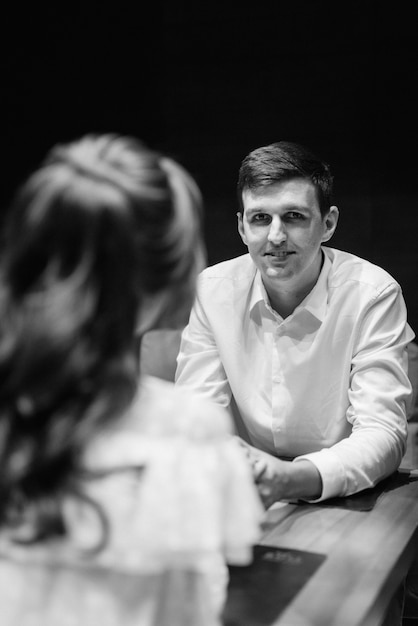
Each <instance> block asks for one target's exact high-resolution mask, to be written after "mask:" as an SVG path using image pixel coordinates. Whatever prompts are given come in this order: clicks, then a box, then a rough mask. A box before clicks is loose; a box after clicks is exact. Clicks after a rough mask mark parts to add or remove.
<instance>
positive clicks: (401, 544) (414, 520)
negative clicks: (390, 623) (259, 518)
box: [260, 470, 418, 626]
mask: <svg viewBox="0 0 418 626" xmlns="http://www.w3.org/2000/svg"><path fill="white" fill-rule="evenodd" d="M382 485H384V487H381V488H380V490H378V491H376V490H374V492H373V493H374V494H375V496H374V499H375V501H374V504H373V508H372V509H371V510H367V511H364V510H353V508H355V507H353V508H352V509H348V508H345V506H344V502H343V499H341V500H339V501H336V504H337V506H332V503H331V504H327V505H314V504H284V503H280V504H277V505H274V506H273V507H272V508H271V509H270V510H269V511H268V513H267V520H266V525H265V531H264V534H263V537H262V541H261V542H260V543H262V544H263V545H270V546H276V547H279V548H290V549H297V550H306V551H309V552H316V553H322V554H324V555H326V559H325V561H324V562H323V563H322V564H321V565H320V567H319V568H318V569H317V571H316V572H315V573H314V574H313V576H312V577H311V578H310V579H309V580H308V581H307V583H306V584H305V585H304V587H303V588H302V589H301V590H300V591H299V593H298V594H297V595H296V596H295V597H294V599H293V601H292V602H291V603H290V604H288V606H287V607H286V609H285V610H284V611H283V612H282V613H281V614H280V615H279V617H278V618H277V619H276V621H274V622H273V624H274V625H275V626H308V625H309V626H331V625H333V626H360V625H361V626H375V625H378V624H380V623H381V620H382V617H383V616H384V614H385V611H386V609H387V607H388V604H389V602H390V600H391V597H392V596H393V594H394V592H395V591H396V589H397V588H398V586H399V584H400V583H401V581H402V579H403V578H404V577H405V575H406V572H407V570H408V568H409V566H410V564H411V562H412V559H413V557H414V553H415V546H416V543H417V527H418V470H415V471H412V470H411V471H409V470H400V471H399V472H398V473H397V474H396V475H395V476H394V477H393V478H391V479H390V480H389V483H387V481H385V482H384V483H382ZM367 493H369V495H370V493H372V492H365V494H364V495H363V496H361V495H360V496H356V498H357V504H360V506H361V498H362V497H364V498H365V500H366V498H367ZM376 493H377V494H378V495H376ZM338 504H339V506H338ZM278 593H280V589H278Z"/></svg>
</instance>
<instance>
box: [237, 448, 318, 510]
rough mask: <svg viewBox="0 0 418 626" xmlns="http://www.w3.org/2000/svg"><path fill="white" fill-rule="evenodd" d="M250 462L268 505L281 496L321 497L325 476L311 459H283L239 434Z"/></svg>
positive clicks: (292, 497)
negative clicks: (321, 474)
mask: <svg viewBox="0 0 418 626" xmlns="http://www.w3.org/2000/svg"><path fill="white" fill-rule="evenodd" d="M237 439H238V441H239V443H240V445H241V446H242V447H243V448H244V450H245V453H246V455H247V458H248V461H249V463H250V466H251V469H252V473H253V478H254V481H255V483H256V485H257V488H258V492H259V494H260V498H261V500H262V502H263V504H264V506H265V507H266V509H268V508H269V507H270V506H271V505H272V504H274V502H278V501H279V500H295V499H298V498H302V499H307V500H309V499H317V498H319V497H320V495H321V493H322V480H321V476H320V474H319V472H318V470H317V468H316V467H315V465H314V464H313V463H311V461H309V460H307V459H301V460H300V461H298V462H297V463H294V462H291V461H282V460H281V459H278V458H277V457H275V456H273V455H272V454H269V453H268V452H264V451H263V450H259V449H258V448H254V446H251V445H250V444H248V443H247V442H245V441H244V440H243V439H241V438H240V437H237Z"/></svg>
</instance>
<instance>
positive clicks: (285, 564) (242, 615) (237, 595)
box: [223, 545, 326, 626]
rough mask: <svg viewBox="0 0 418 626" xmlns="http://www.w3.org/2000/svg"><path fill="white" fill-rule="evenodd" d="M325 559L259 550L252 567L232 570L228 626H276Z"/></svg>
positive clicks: (226, 616)
mask: <svg viewBox="0 0 418 626" xmlns="http://www.w3.org/2000/svg"><path fill="white" fill-rule="evenodd" d="M325 558H326V557H325V555H323V554H316V553H314V552H305V551H302V550H290V549H287V548H275V547H273V546H261V545H257V546H255V547H254V560H253V562H252V563H251V565H248V566H244V567H239V566H230V567H229V574H230V580H229V586H228V598H227V602H226V605H225V608H224V612H223V624H224V626H266V625H268V624H272V623H273V622H274V620H275V619H277V617H278V616H279V615H280V613H281V612H282V611H283V610H284V609H285V608H286V606H287V605H288V604H289V602H290V601H291V600H292V599H293V598H294V597H295V595H296V594H297V593H298V592H299V591H300V589H301V588H302V587H303V585H304V584H305V583H306V582H307V581H308V580H309V578H310V577H311V576H312V575H313V574H314V573H315V571H316V570H317V569H318V567H319V566H320V565H321V563H322V562H323V561H324V560H325Z"/></svg>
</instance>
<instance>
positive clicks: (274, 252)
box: [264, 250, 294, 259]
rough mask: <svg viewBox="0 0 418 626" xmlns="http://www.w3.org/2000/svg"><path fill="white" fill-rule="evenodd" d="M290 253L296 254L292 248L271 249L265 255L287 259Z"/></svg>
mask: <svg viewBox="0 0 418 626" xmlns="http://www.w3.org/2000/svg"><path fill="white" fill-rule="evenodd" d="M290 254H294V252H292V251H291V250H269V251H267V252H266V253H265V255H264V256H272V257H275V258H276V259H285V258H286V257H287V256H289V255H290Z"/></svg>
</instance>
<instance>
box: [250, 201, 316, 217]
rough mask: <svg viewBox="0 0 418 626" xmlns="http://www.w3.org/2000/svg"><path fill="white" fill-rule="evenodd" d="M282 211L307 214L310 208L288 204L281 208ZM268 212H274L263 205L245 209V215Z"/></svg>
mask: <svg viewBox="0 0 418 626" xmlns="http://www.w3.org/2000/svg"><path fill="white" fill-rule="evenodd" d="M281 210H282V211H299V212H309V210H310V207H309V206H305V205H301V204H293V203H289V204H287V205H285V206H282V207H281ZM269 211H274V209H273V208H272V207H265V206H264V205H262V204H260V205H256V206H252V207H249V208H248V209H245V213H246V214H247V215H248V214H251V213H268V212H269Z"/></svg>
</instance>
